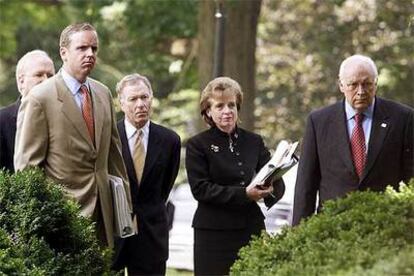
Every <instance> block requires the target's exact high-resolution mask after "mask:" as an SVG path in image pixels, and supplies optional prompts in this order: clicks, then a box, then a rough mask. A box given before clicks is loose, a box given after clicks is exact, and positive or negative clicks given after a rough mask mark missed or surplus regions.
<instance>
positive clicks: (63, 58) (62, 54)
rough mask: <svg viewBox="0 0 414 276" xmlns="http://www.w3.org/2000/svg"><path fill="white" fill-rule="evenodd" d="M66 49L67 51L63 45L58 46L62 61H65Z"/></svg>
mask: <svg viewBox="0 0 414 276" xmlns="http://www.w3.org/2000/svg"><path fill="white" fill-rule="evenodd" d="M66 51H67V49H66V48H65V47H60V48H59V54H60V58H61V59H62V60H63V61H66Z"/></svg>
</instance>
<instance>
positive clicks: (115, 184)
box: [109, 175, 135, 238]
mask: <svg viewBox="0 0 414 276" xmlns="http://www.w3.org/2000/svg"><path fill="white" fill-rule="evenodd" d="M109 183H110V185H111V189H112V198H113V205H114V215H115V235H116V236H118V237H121V238H126V237H129V236H132V235H134V234H135V231H134V229H135V227H134V225H133V222H132V212H131V209H130V208H129V205H128V200H127V196H126V191H125V186H124V183H123V181H122V178H120V177H118V176H114V175H109Z"/></svg>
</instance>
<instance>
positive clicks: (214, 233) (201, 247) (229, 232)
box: [194, 221, 265, 275]
mask: <svg viewBox="0 0 414 276" xmlns="http://www.w3.org/2000/svg"><path fill="white" fill-rule="evenodd" d="M264 229H265V225H264V222H263V221H262V223H260V224H257V223H256V224H253V225H250V226H249V228H245V229H240V230H239V229H237V230H234V229H223V230H215V229H194V274H195V275H228V274H229V272H230V267H231V266H232V265H233V263H234V262H235V261H236V258H237V253H238V252H239V250H240V248H242V247H243V246H245V245H247V244H248V243H249V241H250V240H251V238H252V235H257V236H258V235H260V233H261V231H262V230H264Z"/></svg>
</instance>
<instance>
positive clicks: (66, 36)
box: [59, 22, 98, 47]
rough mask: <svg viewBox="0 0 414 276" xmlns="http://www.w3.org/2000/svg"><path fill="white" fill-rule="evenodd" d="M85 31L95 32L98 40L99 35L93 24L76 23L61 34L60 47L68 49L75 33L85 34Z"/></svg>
mask: <svg viewBox="0 0 414 276" xmlns="http://www.w3.org/2000/svg"><path fill="white" fill-rule="evenodd" d="M83 31H93V32H95V33H96V38H97V39H98V33H97V32H96V29H95V27H94V26H92V25H91V24H89V23H87V22H84V23H75V24H71V25H69V26H67V27H66V28H65V29H63V31H62V33H61V34H60V39H59V46H60V47H68V46H69V45H70V42H71V40H70V37H71V35H73V34H74V33H78V32H83Z"/></svg>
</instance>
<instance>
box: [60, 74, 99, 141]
mask: <svg viewBox="0 0 414 276" xmlns="http://www.w3.org/2000/svg"><path fill="white" fill-rule="evenodd" d="M56 91H57V99H58V101H60V102H61V103H62V106H61V110H62V113H63V114H64V115H65V116H66V118H67V119H68V120H69V121H70V122H71V123H72V125H73V127H74V128H75V129H76V130H77V132H78V133H79V135H80V136H81V137H82V138H83V139H84V140H85V141H87V143H88V144H90V146H91V147H94V146H93V144H92V141H91V138H90V137H89V134H88V129H87V128H86V124H85V121H84V119H83V117H82V113H81V111H80V109H79V107H78V106H77V104H76V102H75V99H74V98H73V96H72V93H71V92H70V91H69V89H68V88H67V87H66V85H65V82H64V80H63V78H62V75H61V74H60V73H58V74H57V75H56Z"/></svg>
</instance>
